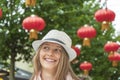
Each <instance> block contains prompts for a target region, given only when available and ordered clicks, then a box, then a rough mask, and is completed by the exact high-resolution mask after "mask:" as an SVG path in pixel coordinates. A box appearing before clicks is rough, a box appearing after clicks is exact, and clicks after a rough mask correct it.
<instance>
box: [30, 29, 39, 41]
mask: <svg viewBox="0 0 120 80" xmlns="http://www.w3.org/2000/svg"><path fill="white" fill-rule="evenodd" d="M29 39H38V35H37V31H36V30H34V29H31V30H30V35H29Z"/></svg>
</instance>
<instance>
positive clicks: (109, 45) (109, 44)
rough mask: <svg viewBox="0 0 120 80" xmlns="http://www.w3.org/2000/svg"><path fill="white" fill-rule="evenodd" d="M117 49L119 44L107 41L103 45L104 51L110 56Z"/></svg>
mask: <svg viewBox="0 0 120 80" xmlns="http://www.w3.org/2000/svg"><path fill="white" fill-rule="evenodd" d="M118 48H119V44H117V43H116V42H112V41H109V42H107V43H106V44H105V45H104V50H105V51H106V52H108V53H110V54H113V53H114V52H115V51H117V50H118Z"/></svg>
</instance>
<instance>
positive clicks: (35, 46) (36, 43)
mask: <svg viewBox="0 0 120 80" xmlns="http://www.w3.org/2000/svg"><path fill="white" fill-rule="evenodd" d="M44 42H53V43H57V44H59V45H61V46H62V47H63V48H64V49H65V50H66V52H67V53H68V55H69V61H72V60H73V59H75V58H76V56H77V54H76V52H75V51H74V50H73V49H72V48H71V47H67V46H65V45H64V44H62V43H59V42H57V41H52V40H36V41H34V42H33V43H32V46H33V49H34V50H35V51H37V50H38V48H39V46H40V45H41V44H43V43H44Z"/></svg>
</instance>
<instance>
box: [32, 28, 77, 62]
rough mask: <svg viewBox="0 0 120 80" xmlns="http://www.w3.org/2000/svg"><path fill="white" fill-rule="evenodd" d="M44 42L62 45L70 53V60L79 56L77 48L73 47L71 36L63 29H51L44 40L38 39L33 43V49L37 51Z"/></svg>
mask: <svg viewBox="0 0 120 80" xmlns="http://www.w3.org/2000/svg"><path fill="white" fill-rule="evenodd" d="M44 42H54V43H57V44H59V45H61V46H62V47H63V48H64V49H65V50H66V52H67V53H68V55H69V61H72V60H73V59H74V58H76V56H77V55H76V52H75V50H73V49H72V48H71V46H72V40H71V38H70V37H69V36H68V35H67V34H66V33H65V32H63V31H58V30H50V31H49V32H48V33H47V34H46V35H45V36H44V37H43V38H42V40H36V41H34V42H33V43H32V46H33V49H34V50H35V51H37V50H38V48H39V46H40V45H41V44H42V43H44Z"/></svg>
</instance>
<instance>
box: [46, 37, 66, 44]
mask: <svg viewBox="0 0 120 80" xmlns="http://www.w3.org/2000/svg"><path fill="white" fill-rule="evenodd" d="M45 40H51V41H57V42H59V43H62V44H64V45H65V43H64V42H62V41H60V40H58V39H54V38H47V39H45Z"/></svg>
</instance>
